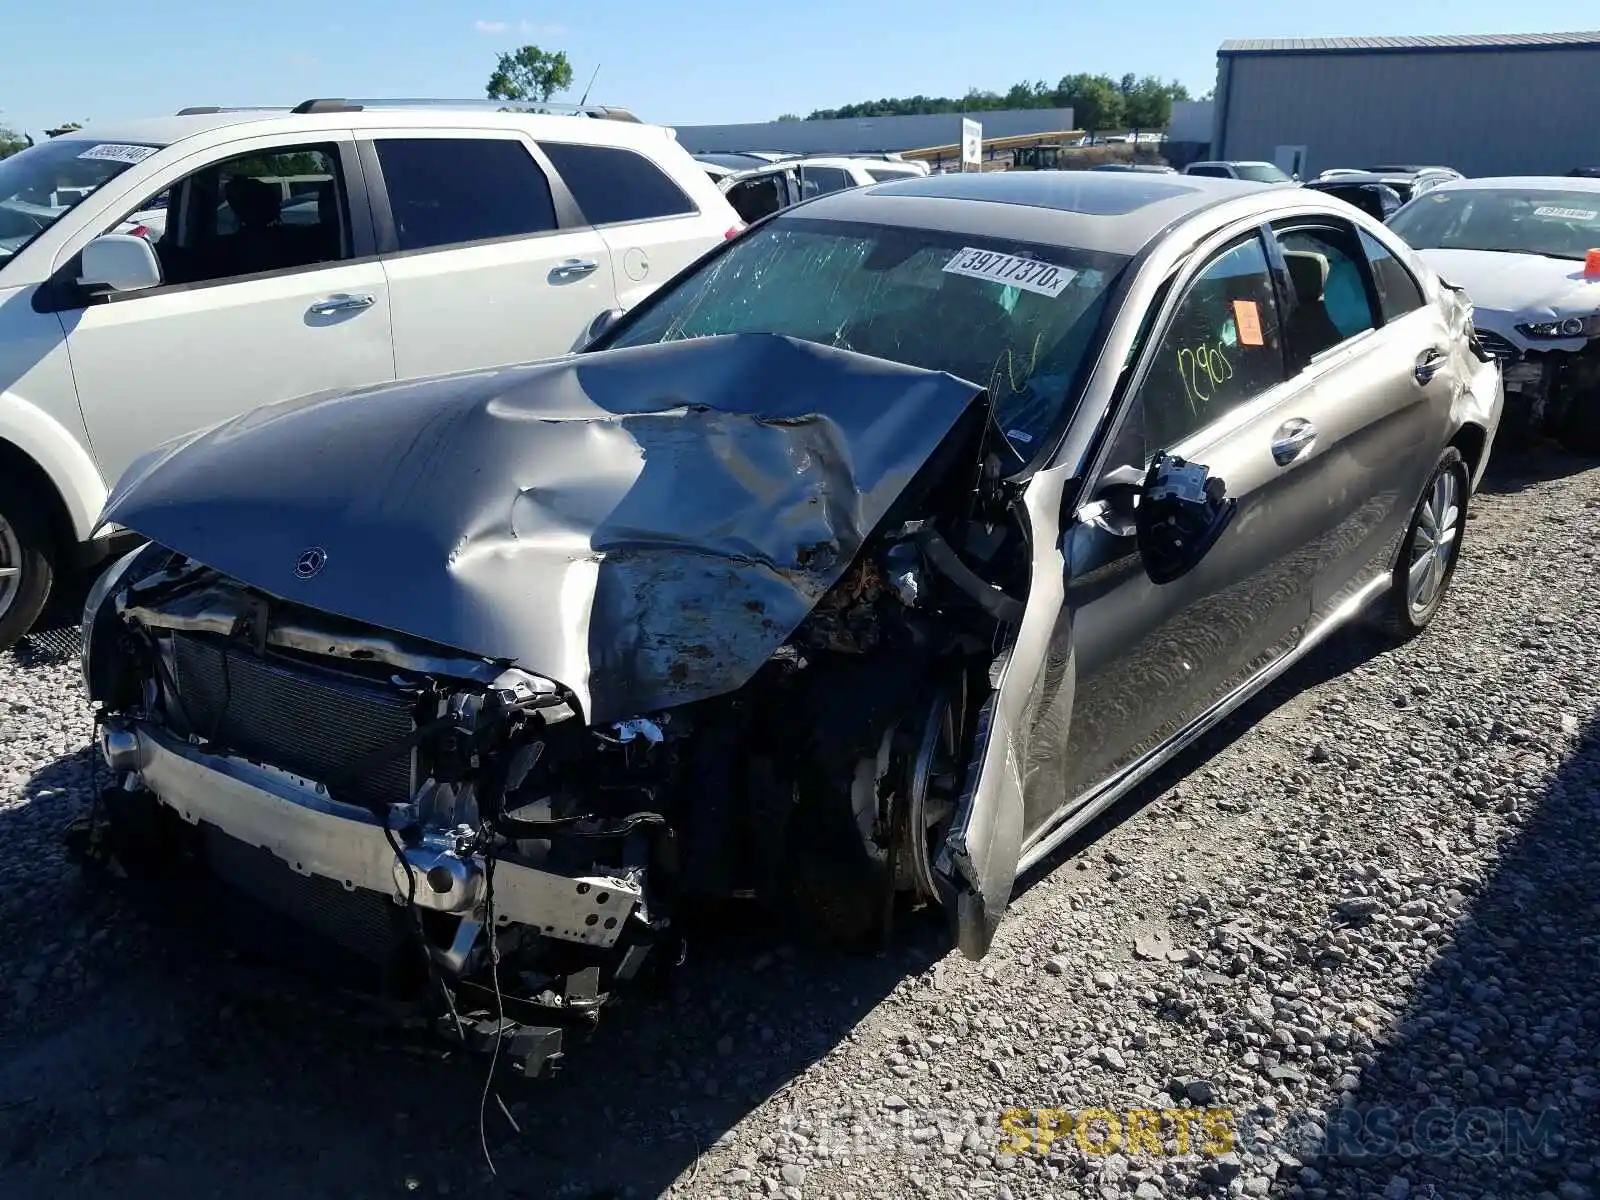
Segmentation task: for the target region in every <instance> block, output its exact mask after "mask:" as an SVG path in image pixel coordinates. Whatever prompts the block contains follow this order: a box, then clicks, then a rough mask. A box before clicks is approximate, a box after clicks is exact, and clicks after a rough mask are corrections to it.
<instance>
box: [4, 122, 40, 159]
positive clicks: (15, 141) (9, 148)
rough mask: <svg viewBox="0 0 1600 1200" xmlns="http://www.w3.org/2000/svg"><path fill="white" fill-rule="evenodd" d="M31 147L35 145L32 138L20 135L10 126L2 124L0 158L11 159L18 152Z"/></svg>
mask: <svg viewBox="0 0 1600 1200" xmlns="http://www.w3.org/2000/svg"><path fill="white" fill-rule="evenodd" d="M31 145H33V139H32V138H30V137H28V136H27V135H26V134H23V133H18V132H17V131H16V130H15V129H13V128H11V126H9V125H6V124H3V123H0V158H10V157H11V156H12V155H13V154H15V153H16V152H17V151H18V150H26V149H27V148H28V147H29V146H31Z"/></svg>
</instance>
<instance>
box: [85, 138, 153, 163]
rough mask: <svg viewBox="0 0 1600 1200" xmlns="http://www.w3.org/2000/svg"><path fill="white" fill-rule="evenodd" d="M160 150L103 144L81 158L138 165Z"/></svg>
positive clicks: (148, 147)
mask: <svg viewBox="0 0 1600 1200" xmlns="http://www.w3.org/2000/svg"><path fill="white" fill-rule="evenodd" d="M157 149H159V147H157V146H130V145H127V144H125V143H117V142H101V143H100V144H99V145H98V146H90V147H89V148H88V149H87V150H85V151H84V152H83V153H82V154H80V155H78V157H79V158H100V159H105V160H106V161H107V162H121V163H137V162H143V161H144V160H145V159H147V158H149V157H150V156H151V155H152V154H154V153H155V152H156V150H157Z"/></svg>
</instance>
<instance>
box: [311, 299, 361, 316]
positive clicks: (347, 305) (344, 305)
mask: <svg viewBox="0 0 1600 1200" xmlns="http://www.w3.org/2000/svg"><path fill="white" fill-rule="evenodd" d="M374 303H376V297H373V296H351V295H339V296H329V297H328V298H327V299H326V300H318V301H317V302H316V303H315V304H313V305H312V306H311V308H310V310H309V311H310V313H311V315H312V316H313V317H331V316H333V314H334V313H342V312H355V311H356V310H357V309H362V308H371V307H372V306H373V304H374Z"/></svg>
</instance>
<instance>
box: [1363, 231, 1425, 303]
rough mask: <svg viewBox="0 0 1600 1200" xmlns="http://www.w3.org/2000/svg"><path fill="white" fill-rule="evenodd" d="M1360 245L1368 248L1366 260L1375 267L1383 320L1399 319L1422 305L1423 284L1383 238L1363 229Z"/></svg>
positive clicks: (1374, 277)
mask: <svg viewBox="0 0 1600 1200" xmlns="http://www.w3.org/2000/svg"><path fill="white" fill-rule="evenodd" d="M1361 248H1362V249H1363V250H1365V251H1366V255H1367V262H1368V264H1370V266H1371V267H1372V280H1373V283H1374V284H1375V285H1376V287H1377V291H1378V305H1379V307H1380V308H1381V309H1382V310H1383V319H1384V321H1386V322H1387V321H1394V320H1397V319H1399V318H1400V317H1403V316H1405V315H1406V314H1407V313H1409V312H1415V311H1416V310H1417V309H1419V308H1421V307H1422V306H1423V304H1424V300H1423V297H1422V288H1421V287H1420V286H1419V285H1418V283H1417V281H1416V279H1415V277H1413V276H1412V274H1411V272H1410V271H1409V270H1407V269H1406V265H1405V264H1404V263H1402V262H1401V261H1400V260H1399V259H1398V258H1396V257H1395V256H1394V255H1392V254H1390V253H1389V251H1388V250H1387V249H1385V248H1384V245H1383V243H1382V242H1380V241H1379V240H1378V239H1377V238H1375V237H1373V236H1372V235H1371V234H1370V233H1367V232H1366V231H1365V230H1362V231H1361Z"/></svg>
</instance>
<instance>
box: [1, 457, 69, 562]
mask: <svg viewBox="0 0 1600 1200" xmlns="http://www.w3.org/2000/svg"><path fill="white" fill-rule="evenodd" d="M0 479H13V480H16V481H17V483H18V484H20V485H21V487H22V490H23V491H24V492H26V493H28V494H30V495H34V496H37V497H39V502H40V504H41V506H42V507H43V509H44V515H45V520H46V521H47V522H48V525H49V530H50V537H51V539H52V540H53V541H54V543H55V546H56V549H57V550H61V551H64V550H69V549H71V548H72V547H73V546H74V545H76V544H77V541H78V538H77V533H76V531H75V530H74V529H73V527H72V514H71V513H70V512H68V510H67V502H66V501H65V500H64V499H62V496H61V490H60V489H59V488H57V487H56V485H55V482H54V481H53V480H52V479H51V478H50V476H49V475H47V474H45V469H44V468H43V467H41V466H40V465H39V464H38V463H36V462H34V461H33V459H32V458H30V457H29V456H28V455H27V454H26V453H25V452H24V451H23V450H22V449H21V448H20V447H19V446H17V445H15V444H14V443H12V442H8V441H6V440H5V439H4V438H0Z"/></svg>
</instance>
